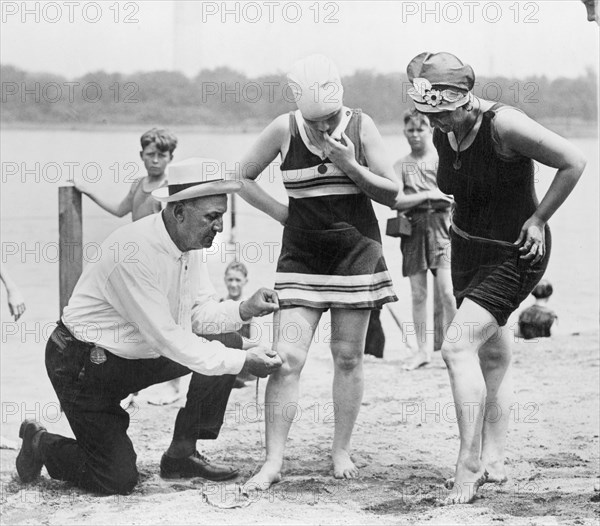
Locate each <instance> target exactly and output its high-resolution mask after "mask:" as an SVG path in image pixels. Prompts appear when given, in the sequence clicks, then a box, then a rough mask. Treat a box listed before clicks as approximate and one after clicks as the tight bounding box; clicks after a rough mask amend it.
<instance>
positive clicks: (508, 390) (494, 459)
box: [479, 327, 513, 484]
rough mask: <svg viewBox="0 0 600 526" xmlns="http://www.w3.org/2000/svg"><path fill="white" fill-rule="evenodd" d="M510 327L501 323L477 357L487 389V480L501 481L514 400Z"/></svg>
mask: <svg viewBox="0 0 600 526" xmlns="http://www.w3.org/2000/svg"><path fill="white" fill-rule="evenodd" d="M511 355H512V352H511V344H510V331H509V330H508V328H506V327H503V328H501V329H498V333H497V334H496V335H495V336H493V337H491V338H490V339H489V340H487V341H486V342H485V343H484V344H483V346H482V347H481V349H480V350H479V361H480V363H481V370H482V372H483V377H484V378H485V385H486V390H487V395H486V400H485V404H486V405H485V407H486V411H485V416H484V419H483V437H482V449H481V462H482V464H483V466H484V468H485V470H486V471H487V476H486V482H497V483H500V484H502V483H504V482H506V480H507V477H506V471H505V468H504V456H505V448H506V434H507V431H508V424H509V419H510V406H511V404H512V402H513V384H512V375H511V367H510V362H511Z"/></svg>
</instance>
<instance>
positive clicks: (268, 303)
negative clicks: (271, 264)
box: [240, 288, 279, 321]
mask: <svg viewBox="0 0 600 526" xmlns="http://www.w3.org/2000/svg"><path fill="white" fill-rule="evenodd" d="M278 310H279V298H277V292H275V291H274V290H271V289H265V288H262V289H258V290H257V291H256V292H255V293H254V294H252V296H250V298H248V299H247V300H246V301H242V303H240V317H241V318H242V320H244V321H248V320H249V319H250V318H254V317H255V316H266V315H267V314H271V313H272V312H276V311H278Z"/></svg>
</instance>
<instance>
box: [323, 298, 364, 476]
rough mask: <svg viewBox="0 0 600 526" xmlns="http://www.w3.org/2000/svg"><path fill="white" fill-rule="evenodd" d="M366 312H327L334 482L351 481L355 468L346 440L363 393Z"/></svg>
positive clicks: (332, 310) (339, 310)
mask: <svg viewBox="0 0 600 526" xmlns="http://www.w3.org/2000/svg"><path fill="white" fill-rule="evenodd" d="M369 314H370V312H369V311H366V310H345V309H331V325H332V327H333V329H334V330H333V333H332V339H331V353H332V355H333V364H334V375H333V410H334V416H335V430H334V434H333V445H332V448H331V458H332V460H333V476H334V477H335V478H338V479H339V478H355V477H357V476H358V468H357V467H356V466H355V465H354V463H353V462H352V460H351V459H350V440H351V438H352V430H353V429H354V423H355V422H356V418H357V417H358V412H359V411H360V403H361V402H362V397H363V390H364V378H363V361H362V359H363V352H364V347H365V335H366V333H367V325H368V323H369Z"/></svg>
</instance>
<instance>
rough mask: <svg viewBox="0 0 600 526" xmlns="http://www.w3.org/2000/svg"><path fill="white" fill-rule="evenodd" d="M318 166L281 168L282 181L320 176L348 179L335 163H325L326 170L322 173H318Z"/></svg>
mask: <svg viewBox="0 0 600 526" xmlns="http://www.w3.org/2000/svg"><path fill="white" fill-rule="evenodd" d="M319 166H321V165H318V166H311V167H309V168H292V169H290V170H281V176H282V177H283V182H284V183H286V182H287V183H298V182H300V181H306V180H308V179H318V178H320V177H345V178H346V179H350V178H349V177H348V176H347V175H346V174H345V173H344V172H342V171H341V170H340V169H339V168H338V167H337V166H336V165H335V164H333V163H325V166H326V167H327V171H326V172H325V173H324V174H321V173H319Z"/></svg>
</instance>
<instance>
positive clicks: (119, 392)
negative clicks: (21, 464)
mask: <svg viewBox="0 0 600 526" xmlns="http://www.w3.org/2000/svg"><path fill="white" fill-rule="evenodd" d="M227 336H229V335H227ZM216 339H220V338H216ZM224 343H225V344H226V345H227V344H229V346H236V347H237V346H238V342H237V338H236V339H235V342H234V343H232V342H231V341H229V342H224ZM240 343H241V341H240ZM92 348H93V345H91V344H88V343H84V342H80V341H78V340H76V339H75V338H74V337H73V336H72V335H71V333H70V332H69V331H68V330H67V329H66V328H65V327H64V326H63V325H62V324H59V326H58V327H57V328H56V329H55V330H54V332H53V333H52V336H51V337H50V339H49V340H48V344H47V346H46V370H47V371H48V376H49V377H50V381H51V382H52V386H53V387H54V390H55V391H56V394H57V395H58V399H59V401H60V403H61V406H62V409H63V411H64V413H65V415H66V416H67V419H68V420H69V424H70V425H71V429H72V430H73V433H74V435H75V437H76V440H73V439H71V438H66V437H63V436H61V435H56V434H52V433H46V434H44V435H43V436H42V439H41V441H40V450H41V454H42V459H43V461H44V465H45V466H46V469H47V470H48V473H49V474H50V476H51V477H52V478H54V479H59V480H66V481H69V482H72V483H74V484H75V485H77V486H79V487H82V488H84V489H87V490H91V491H96V492H100V493H107V494H115V493H118V494H128V493H130V492H131V491H132V490H133V488H134V487H135V485H136V483H137V481H138V471H137V468H136V458H137V455H136V453H135V450H134V449H133V444H132V443H131V440H130V439H129V437H128V436H127V428H128V427H129V413H128V412H127V411H125V410H124V409H123V408H122V407H121V405H120V401H121V400H122V399H123V398H125V397H126V396H127V395H129V394H130V393H133V392H136V391H140V390H142V389H144V388H146V387H149V386H151V385H154V384H157V383H161V382H165V381H167V380H172V379H174V378H178V377H180V376H183V375H186V374H188V373H190V372H192V371H190V370H189V369H188V368H187V367H184V366H183V365H181V364H178V363H176V362H174V361H172V360H169V359H168V358H165V357H160V358H155V359H146V360H142V359H140V360H126V359H124V358H120V357H118V356H115V355H114V354H111V353H110V352H108V351H104V354H105V356H106V361H105V362H104V363H100V364H96V363H93V362H92V361H90V351H91V350H92ZM234 381H235V375H222V376H205V375H202V374H199V373H195V372H192V379H191V381H190V387H189V390H188V393H187V401H186V404H185V407H183V408H182V409H180V410H179V413H178V414H177V419H176V421H175V429H174V432H173V438H174V440H182V439H188V440H190V439H191V440H197V439H215V438H217V436H218V435H219V430H220V429H221V426H222V424H223V418H224V414H225V409H226V407H227V401H228V399H229V394H230V393H231V389H232V387H233V383H234Z"/></svg>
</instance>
